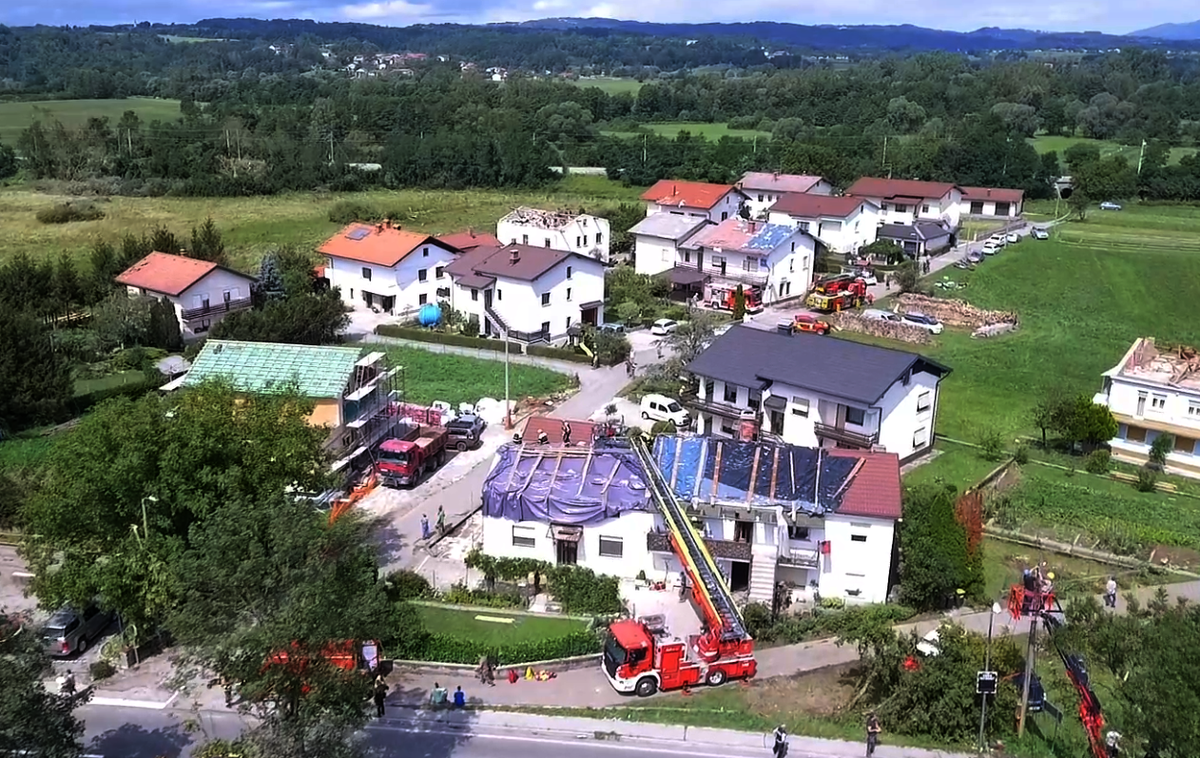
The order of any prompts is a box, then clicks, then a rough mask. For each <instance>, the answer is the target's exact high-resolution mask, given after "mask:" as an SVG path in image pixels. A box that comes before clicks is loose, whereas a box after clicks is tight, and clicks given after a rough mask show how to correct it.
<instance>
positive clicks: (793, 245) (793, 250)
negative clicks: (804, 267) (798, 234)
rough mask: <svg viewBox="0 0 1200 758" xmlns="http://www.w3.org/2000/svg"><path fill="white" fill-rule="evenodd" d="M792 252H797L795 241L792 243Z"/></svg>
mask: <svg viewBox="0 0 1200 758" xmlns="http://www.w3.org/2000/svg"><path fill="white" fill-rule="evenodd" d="M791 252H793V253H794V252H796V243H795V242H793V243H792V249H791Z"/></svg>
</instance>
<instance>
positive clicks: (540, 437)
mask: <svg viewBox="0 0 1200 758" xmlns="http://www.w3.org/2000/svg"><path fill="white" fill-rule="evenodd" d="M559 432H560V433H561V434H562V443H563V445H566V446H570V444H571V422H570V421H567V420H566V419H563V422H562V426H561V427H560V428H559ZM512 439H513V444H514V445H520V444H521V443H522V442H524V441H525V436H524V435H523V434H521V432H513V438H512ZM537 441H538V444H539V445H549V444H550V435H549V434H547V433H546V430H545V429H538V433H537Z"/></svg>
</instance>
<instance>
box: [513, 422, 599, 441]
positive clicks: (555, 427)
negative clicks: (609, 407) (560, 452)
mask: <svg viewBox="0 0 1200 758" xmlns="http://www.w3.org/2000/svg"><path fill="white" fill-rule="evenodd" d="M562 423H563V419H561V418H554V417H553V416H530V417H529V420H528V421H526V422H525V428H524V429H523V430H522V431H521V441H522V442H524V443H526V444H529V443H533V444H537V438H538V432H539V431H543V430H544V431H545V432H546V436H547V437H549V438H550V444H551V445H561V444H562ZM567 423H569V424H570V425H571V447H591V445H592V431H593V430H594V429H595V426H596V425H595V424H593V423H591V422H589V421H576V420H575V419H567Z"/></svg>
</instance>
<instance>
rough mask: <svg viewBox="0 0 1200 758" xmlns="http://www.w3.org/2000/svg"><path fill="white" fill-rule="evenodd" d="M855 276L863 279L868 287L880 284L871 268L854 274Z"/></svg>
mask: <svg viewBox="0 0 1200 758" xmlns="http://www.w3.org/2000/svg"><path fill="white" fill-rule="evenodd" d="M854 275H855V276H856V277H858V278H859V279H862V280H863V281H864V282H865V283H866V285H867V286H868V287H870V286H871V285H873V284H879V280H878V279H876V278H875V272H874V271H872V270H871V269H869V268H863V269H859V270H858V271H855V272H854Z"/></svg>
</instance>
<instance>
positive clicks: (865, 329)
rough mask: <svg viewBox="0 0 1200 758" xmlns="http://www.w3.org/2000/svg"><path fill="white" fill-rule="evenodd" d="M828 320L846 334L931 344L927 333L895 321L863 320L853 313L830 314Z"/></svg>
mask: <svg viewBox="0 0 1200 758" xmlns="http://www.w3.org/2000/svg"><path fill="white" fill-rule="evenodd" d="M828 320H829V322H830V323H832V324H833V325H834V326H835V327H837V328H838V329H844V330H846V331H848V332H858V333H859V334H867V335H870V336H872V337H883V338H885V339H889V340H899V341H900V342H909V343H911V344H914V345H928V344H929V343H931V342H933V337H932V336H931V335H930V334H929V332H928V331H926V330H925V329H922V328H920V327H917V326H911V325H909V324H900V323H896V322H895V321H879V320H877V319H869V318H863V317H862V316H861V315H859V314H858V313H855V312H853V311H843V312H842V313H834V314H831V315H830V316H828Z"/></svg>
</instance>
